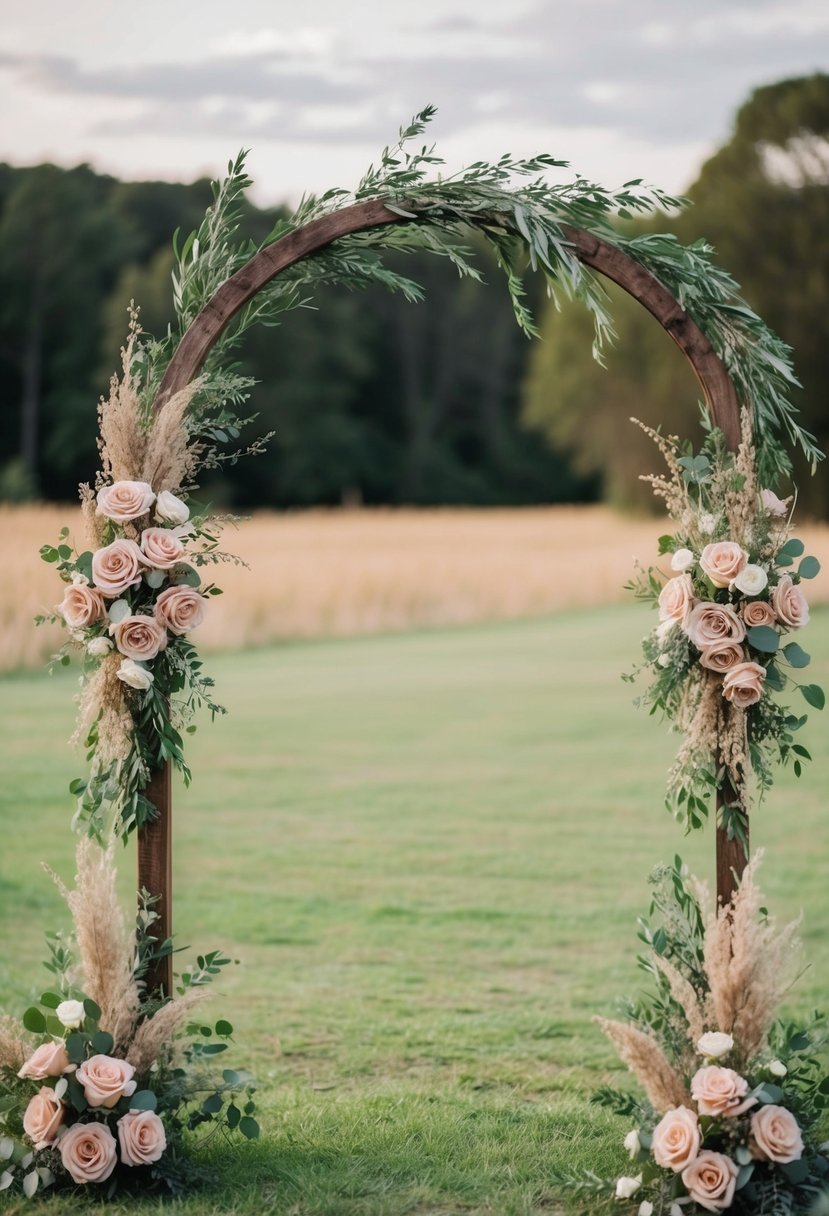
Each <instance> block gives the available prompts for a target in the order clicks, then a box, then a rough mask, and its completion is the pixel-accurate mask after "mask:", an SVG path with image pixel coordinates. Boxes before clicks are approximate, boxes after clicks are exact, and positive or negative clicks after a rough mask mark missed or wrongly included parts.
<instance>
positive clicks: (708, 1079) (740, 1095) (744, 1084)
mask: <svg viewBox="0 0 829 1216" xmlns="http://www.w3.org/2000/svg"><path fill="white" fill-rule="evenodd" d="M747 1093H748V1081H746V1080H745V1078H744V1077H741V1076H740V1075H739V1074H738V1073H736V1072H735V1071H734V1069H733V1068H721V1067H720V1065H719V1064H709V1065H708V1067H707V1068H700V1069H699V1070H698V1071H697V1072H696V1073H694V1076H693V1077H692V1078H691V1096H692V1097H693V1099H694V1101H695V1102H696V1104H697V1106H698V1108H699V1113H700V1114H701V1115H729V1116H732V1115H742V1114H743V1113H744V1111H747V1110H748V1109H749V1107H751V1106H754V1105H755V1104H756V1102H757V1099H756V1098H746V1094H747Z"/></svg>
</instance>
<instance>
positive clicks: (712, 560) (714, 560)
mask: <svg viewBox="0 0 829 1216" xmlns="http://www.w3.org/2000/svg"><path fill="white" fill-rule="evenodd" d="M747 561H748V554H747V553H746V551H745V549H741V548H740V546H739V545H738V544H737V543H736V541H733V540H718V541H715V542H714V543H713V544H711V545H706V546H705V548H704V549H703V551H702V553H701V554H700V558H699V564H700V566H701V567H702V570H703V572H704V573H705V574H707V575H708V577H709V578H710V580H711V582H712V583H713V584H714V586H715V587H727V586H728V584H729V583H730V582H731V581H732V580H733V579H735V578H736V577H737V575H738V574H739V573H740V571H741V570H742V569H743V567H744V566H745V564H746V562H747Z"/></svg>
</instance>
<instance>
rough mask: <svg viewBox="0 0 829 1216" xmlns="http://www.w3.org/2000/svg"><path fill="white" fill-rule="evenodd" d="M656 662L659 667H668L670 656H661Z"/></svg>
mask: <svg viewBox="0 0 829 1216" xmlns="http://www.w3.org/2000/svg"><path fill="white" fill-rule="evenodd" d="M656 661H657V663H658V664H659V666H660V667H670V665H671V656H670V655H669V654H661V655H660V656H659V658H658V659H657V660H656Z"/></svg>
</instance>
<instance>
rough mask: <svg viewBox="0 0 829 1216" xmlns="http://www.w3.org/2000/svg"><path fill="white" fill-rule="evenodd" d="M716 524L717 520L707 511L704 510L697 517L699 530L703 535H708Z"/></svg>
mask: <svg viewBox="0 0 829 1216" xmlns="http://www.w3.org/2000/svg"><path fill="white" fill-rule="evenodd" d="M716 526H717V521H716V519H715V518H714V516H713V515H712V514H711V513H710V512H709V511H704V512H703V514H702V515H700V517H699V530H700V532H701V533H702V535H703V536H710V535H711V534H712V532H713V531H714V529H715V528H716Z"/></svg>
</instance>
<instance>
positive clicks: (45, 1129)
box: [23, 1085, 64, 1148]
mask: <svg viewBox="0 0 829 1216" xmlns="http://www.w3.org/2000/svg"><path fill="white" fill-rule="evenodd" d="M63 1116H64V1108H63V1103H62V1102H61V1100H60V1098H56V1097H55V1091H54V1090H53V1089H50V1088H49V1086H48V1085H44V1086H43V1087H42V1088H41V1090H40V1092H39V1093H36V1094H35V1096H34V1097H33V1098H32V1099H31V1101H30V1102H29V1105H28V1106H27V1107H26V1111H25V1114H24V1115H23V1130H24V1132H25V1133H26V1135H27V1136H28V1137H29V1139H30V1140H31V1141H32V1143H33V1144H34V1146H35V1148H46V1147H47V1146H48V1145H50V1144H54V1143H55V1141H56V1140H57V1138H58V1131H59V1129H60V1127H61V1125H62V1123H63Z"/></svg>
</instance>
